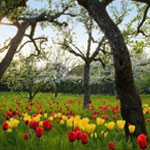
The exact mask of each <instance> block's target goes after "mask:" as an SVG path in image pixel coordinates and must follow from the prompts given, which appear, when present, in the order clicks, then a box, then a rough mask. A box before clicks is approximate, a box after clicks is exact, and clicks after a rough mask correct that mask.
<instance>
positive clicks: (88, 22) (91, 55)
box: [58, 13, 105, 108]
mask: <svg viewBox="0 0 150 150" xmlns="http://www.w3.org/2000/svg"><path fill="white" fill-rule="evenodd" d="M84 14H85V13H84ZM80 16H81V17H80V18H79V19H80V21H81V22H82V23H83V25H84V28H85V30H86V33H87V36H88V39H87V48H85V49H84V50H82V49H81V48H79V47H78V46H77V45H76V44H74V41H73V37H72V36H71V34H70V33H71V32H68V33H67V34H66V33H65V34H64V35H65V37H64V39H63V42H59V43H58V44H59V45H61V48H62V49H64V50H67V51H69V52H70V53H72V54H74V55H75V56H77V57H79V58H80V59H82V61H84V73H83V90H84V102H83V107H84V108H87V107H88V105H89V104H90V103H91V100H90V86H89V82H90V65H91V63H92V62H93V61H99V62H101V64H102V66H103V67H105V63H104V62H103V61H104V60H102V59H101V56H100V55H103V53H104V52H105V50H104V49H103V44H104V41H105V38H104V37H102V38H101V40H95V38H94V36H93V29H94V28H96V27H94V26H95V25H94V21H93V19H92V18H90V17H88V16H86V15H83V16H82V15H80ZM93 45H94V46H95V47H96V48H93V47H92V46H93ZM84 47H85V46H84ZM100 51H101V54H100ZM84 52H85V53H84Z"/></svg>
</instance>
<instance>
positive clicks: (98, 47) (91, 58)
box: [90, 36, 105, 61]
mask: <svg viewBox="0 0 150 150" xmlns="http://www.w3.org/2000/svg"><path fill="white" fill-rule="evenodd" d="M104 41H105V36H104V37H103V38H102V39H101V41H100V42H99V44H98V46H97V48H96V50H95V51H94V52H93V54H92V56H91V57H90V61H92V60H93V59H95V57H96V56H97V55H98V53H99V51H100V47H101V46H102V44H103V42H104Z"/></svg>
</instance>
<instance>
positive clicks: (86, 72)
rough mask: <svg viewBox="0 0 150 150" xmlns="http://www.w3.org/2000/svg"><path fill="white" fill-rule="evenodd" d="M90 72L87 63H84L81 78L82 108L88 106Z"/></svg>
mask: <svg viewBox="0 0 150 150" xmlns="http://www.w3.org/2000/svg"><path fill="white" fill-rule="evenodd" d="M89 71H90V65H89V63H87V62H85V65H84V77H83V89H84V101H83V107H84V108H87V107H88V104H90V102H91V101H90V87H89V79H90V78H89V73H90V72H89Z"/></svg>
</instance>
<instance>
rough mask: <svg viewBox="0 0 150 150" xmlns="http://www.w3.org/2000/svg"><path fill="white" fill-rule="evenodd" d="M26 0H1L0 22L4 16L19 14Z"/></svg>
mask: <svg viewBox="0 0 150 150" xmlns="http://www.w3.org/2000/svg"><path fill="white" fill-rule="evenodd" d="M27 1H28V0H7V1H6V0H1V1H0V22H1V20H2V19H3V18H4V17H9V16H14V15H20V13H21V12H22V10H23V8H24V7H26V2H27Z"/></svg>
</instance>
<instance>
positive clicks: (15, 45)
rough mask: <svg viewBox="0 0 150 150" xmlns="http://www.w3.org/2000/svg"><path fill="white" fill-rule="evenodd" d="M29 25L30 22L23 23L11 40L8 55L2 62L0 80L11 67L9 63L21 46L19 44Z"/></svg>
mask: <svg viewBox="0 0 150 150" xmlns="http://www.w3.org/2000/svg"><path fill="white" fill-rule="evenodd" d="M27 27H28V24H23V25H22V26H21V27H20V28H18V31H17V34H16V35H15V37H14V38H13V39H12V40H11V43H10V47H9V49H8V52H7V54H6V56H5V57H4V59H3V60H2V62H1V63H0V80H1V79H2V77H3V75H4V73H5V71H6V70H7V68H8V67H9V65H10V63H11V61H12V59H13V57H14V55H15V53H16V51H17V48H18V47H19V44H20V43H21V41H22V39H23V37H24V34H25V31H26V29H27Z"/></svg>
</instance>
